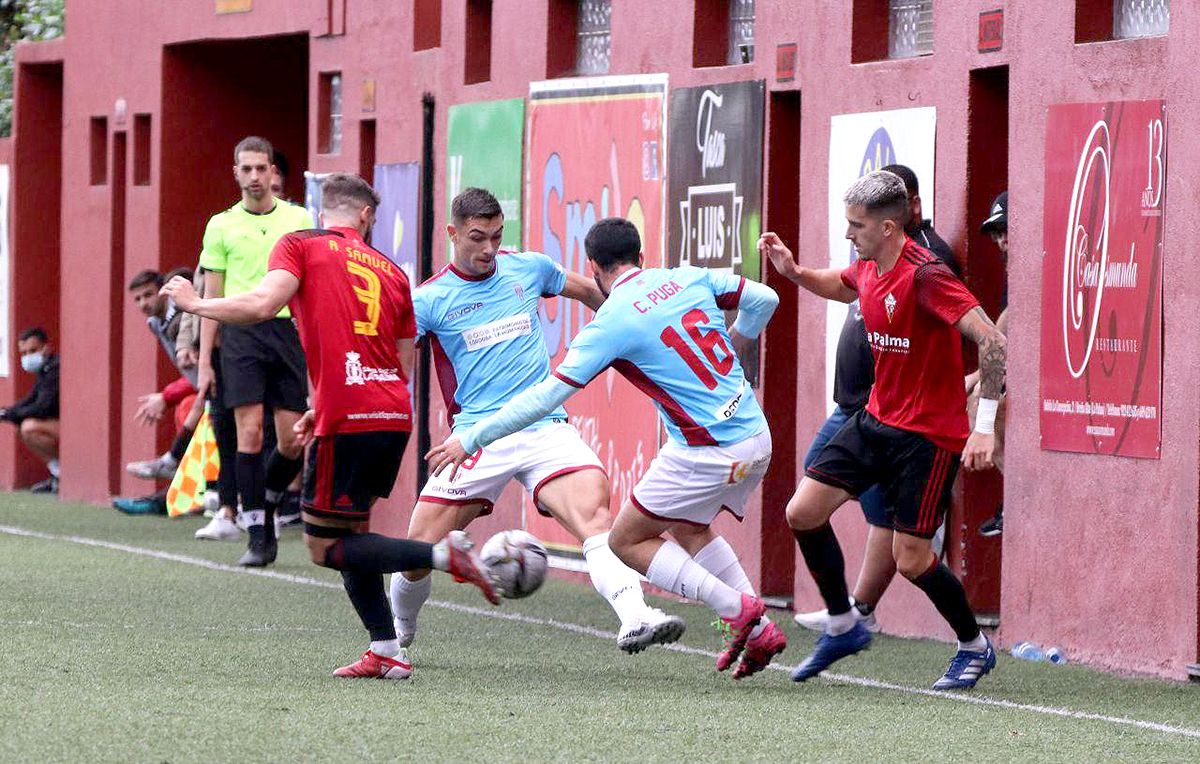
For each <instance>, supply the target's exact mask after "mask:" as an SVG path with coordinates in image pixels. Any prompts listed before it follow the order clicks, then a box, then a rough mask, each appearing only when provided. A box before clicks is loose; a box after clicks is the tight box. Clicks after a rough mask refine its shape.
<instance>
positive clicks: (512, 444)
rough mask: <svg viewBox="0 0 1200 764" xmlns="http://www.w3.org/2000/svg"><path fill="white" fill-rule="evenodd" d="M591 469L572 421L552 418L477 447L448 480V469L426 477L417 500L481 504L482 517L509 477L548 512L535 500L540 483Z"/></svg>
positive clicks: (596, 462) (594, 465) (591, 455)
mask: <svg viewBox="0 0 1200 764" xmlns="http://www.w3.org/2000/svg"><path fill="white" fill-rule="evenodd" d="M593 469H594V470H600V471H602V472H603V471H604V466H603V465H601V464H600V459H598V458H597V457H596V453H595V452H594V451H592V449H591V448H589V447H588V445H587V444H586V443H584V442H583V438H582V437H580V435H579V430H577V429H575V425H572V424H568V423H566V422H554V423H551V424H546V425H542V426H540V427H532V428H529V429H526V430H521V431H520V432H515V433H513V434H512V435H509V436H507V437H504V438H501V439H500V440H497V441H496V442H495V443H492V444H491V445H489V446H488V447H486V448H484V449H481V450H480V451H477V452H476V453H474V454H472V455H471V457H470V458H469V459H467V461H465V462H463V464H462V466H460V467H459V468H458V474H457V475H456V476H455V478H454V481H453V482H451V481H450V469H449V468H447V469H444V470H442V473H441V474H440V475H430V476H429V481H428V482H426V483H425V487H424V488H422V489H421V494H420V499H419V500H420V501H428V502H432V503H434V504H448V505H456V504H476V503H481V504H483V512H482V514H485V515H486V514H488V513H490V512H491V511H492V507H493V506H494V505H495V503H496V500H497V499H498V498H500V494H501V492H502V491H503V490H504V487H505V486H506V485H508V481H510V480H512V479H514V478H515V479H517V480H519V481H521V485H523V486H525V490H526V491H528V492H529V494H530V495H531V496H532V497H533V504H534V506H535V507H537V510H538V512H540V513H542V514H543V515H547V516H549V513H547V512H546V511H545V510H544V509H543V508H542V505H541V504H539V503H538V491H540V490H541V488H542V486H543V485H545V484H546V483H547V482H549V481H551V480H553V479H554V478H557V477H562V476H563V475H568V474H570V473H572V472H579V471H581V470H593Z"/></svg>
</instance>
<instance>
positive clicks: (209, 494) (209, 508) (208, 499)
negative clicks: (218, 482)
mask: <svg viewBox="0 0 1200 764" xmlns="http://www.w3.org/2000/svg"><path fill="white" fill-rule="evenodd" d="M219 514H221V496H220V495H219V494H218V493H217V489H216V488H212V489H209V490H206V491H205V492H204V516H205V517H210V518H211V517H216V516H217V515H219Z"/></svg>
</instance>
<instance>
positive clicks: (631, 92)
mask: <svg viewBox="0 0 1200 764" xmlns="http://www.w3.org/2000/svg"><path fill="white" fill-rule="evenodd" d="M666 92H667V78H666V75H639V76H631V77H597V78H589V79H570V80H554V81H551V82H535V83H531V84H530V89H529V106H528V115H527V123H528V124H527V128H526V131H525V139H526V151H525V162H526V164H525V179H526V181H525V240H526V248H527V249H530V250H534V251H539V252H544V253H546V254H547V255H548V256H550V258H551V259H553V260H555V261H557V262H559V263H562V264H563V266H564V267H565V268H567V269H568V270H571V271H574V272H576V273H586V268H585V258H586V255H585V253H584V249H583V240H584V237H585V236H586V235H587V232H588V230H589V229H590V228H591V226H592V225H593V224H594V223H595V222H596V221H597V220H600V219H601V218H605V217H610V216H616V215H620V216H622V217H626V218H628V219H629V220H631V221H632V222H633V223H634V225H636V226H637V227H638V230H639V231H640V233H641V236H642V249H643V252H644V254H645V257H646V265H647V266H648V267H658V266H660V265H661V264H662V263H663V225H664V216H663V196H664V183H663V175H664V170H665V166H664V159H665V155H664V141H665V138H666V135H665V122H666ZM542 311H543V312H542V331H543V332H544V333H545V337H546V344H547V348H548V350H549V351H550V353H551V356H552V365H554V364H557V363H558V362H559V361H560V360H561V359H562V356H563V354H564V352H565V348H566V347H567V345H568V343H569V342H570V341H571V338H572V337H574V336H575V334H576V333H578V331H579V329H580V328H581V327H582V326H583V325H584V323H585V322H586V321H587V320H589V318H590V312H589V311H587V310H586V309H585V308H584V307H583V306H582V305H580V304H578V303H572V302H568V301H566V300H565V299H563V298H561V297H558V298H554V299H551V300H545V301H543V302H542ZM567 410H568V412H569V413H570V414H571V419H572V421H573V422H574V423H575V425H576V426H577V427H579V429H580V432H582V434H583V437H584V439H585V440H586V441H587V442H588V443H589V444H590V445H591V446H592V448H593V449H595V451H596V454H597V455H598V456H599V457H600V461H601V462H602V463H603V464H604V467H605V469H606V470H607V471H608V476H609V479H610V480H611V481H612V495H613V501H614V507H615V506H619V504H620V503H621V502H622V501H624V499H625V497H627V496H628V495H629V492H630V489H632V487H633V484H634V483H635V482H636V481H637V480H638V479H639V478H640V477H641V475H642V473H643V472H644V471H645V469H646V467H647V466H648V465H649V463H650V460H651V459H652V458H653V457H654V454H655V453H657V451H658V442H659V441H658V435H659V425H658V421H657V417H656V414H655V412H654V408H653V406H652V405H651V404H650V401H649V399H648V398H646V397H645V396H644V395H642V394H641V393H640V392H638V391H637V390H636V389H634V387H633V386H632V385H631V384H629V383H628V382H626V381H625V380H624V379H623V378H620V377H619V375H617V374H616V372H614V371H612V370H611V369H610V370H608V371H606V372H604V373H603V374H601V375H600V376H599V377H597V378H596V380H595V381H594V382H592V384H591V385H589V386H588V387H587V389H585V390H583V391H581V392H580V393H578V394H576V395H575V396H574V397H573V398H572V399H571V400H570V402H568V404H567ZM525 517H526V522H527V525H528V526H529V528H530V530H532V531H533V532H534V533H535V534H536V535H538V536H539V537H540V538H545V539H547V540H548V541H550V542H552V543H556V544H559V545H567V546H572V547H577V546H578V544H577V542H576V541H575V540H574V539H573V538H571V537H570V536H568V535H567V534H566V533H565V532H564V531H563V530H562V529H561V528H559V527H558V525H557V523H554V522H553V521H550V520H547V519H545V518H543V517H541V516H540V515H538V514H537V513H536V512H533V511H531V508H530V507H527V509H526V512H525Z"/></svg>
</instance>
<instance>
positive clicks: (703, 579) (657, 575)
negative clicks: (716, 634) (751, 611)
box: [646, 541, 742, 618]
mask: <svg viewBox="0 0 1200 764" xmlns="http://www.w3.org/2000/svg"><path fill="white" fill-rule="evenodd" d="M646 578H648V579H650V583H652V584H654V585H655V586H657V587H659V588H662V589H666V590H667V591H671V592H675V593H676V594H678V595H680V596H681V597H687V598H688V599H692V600H700V601H701V602H703V603H704V604H706V605H708V606H709V607H711V608H712V609H713V610H715V611H717V615H719V616H721V617H722V618H733V617H734V616H736V615H737V614H738V613H740V612H742V593H741V592H739V591H738V590H737V589H734V588H733V587H731V586H729V585H728V584H725V583H722V581H721V579H719V578H717V577H716V576H714V575H712V574H711V573H709V572H708V571H707V570H705V569H704V568H702V567H700V566H699V565H697V564H696V561H695V560H693V559H692V558H691V557H689V556H688V553H687V552H685V551H684V549H683V547H681V546H679V545H678V544H676V543H675V542H674V541H666V542H663V545H662V546H661V547H659V549H658V552H657V553H656V554H655V555H654V559H653V560H651V561H650V568H649V570H647V571H646Z"/></svg>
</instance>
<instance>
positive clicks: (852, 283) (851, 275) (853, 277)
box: [842, 260, 862, 292]
mask: <svg viewBox="0 0 1200 764" xmlns="http://www.w3.org/2000/svg"><path fill="white" fill-rule="evenodd" d="M861 262H862V260H855V261H854V262H852V263H850V265H848V266H847V267H845V268H843V269H842V283H843V284H845V285H846V287H847V288H849V289H853V290H854V291H855V292H857V291H858V266H859V263H861Z"/></svg>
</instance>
